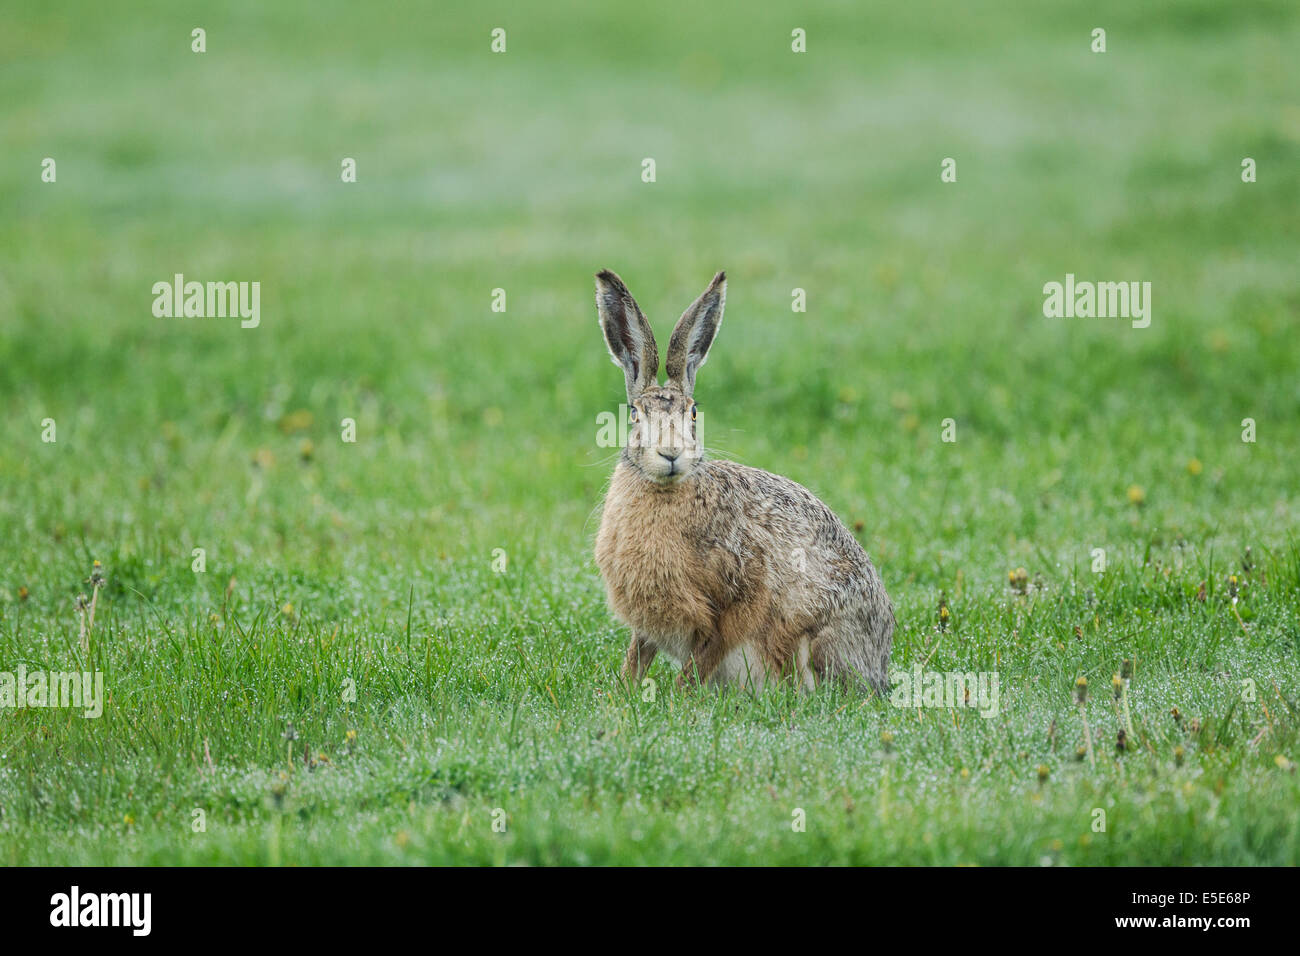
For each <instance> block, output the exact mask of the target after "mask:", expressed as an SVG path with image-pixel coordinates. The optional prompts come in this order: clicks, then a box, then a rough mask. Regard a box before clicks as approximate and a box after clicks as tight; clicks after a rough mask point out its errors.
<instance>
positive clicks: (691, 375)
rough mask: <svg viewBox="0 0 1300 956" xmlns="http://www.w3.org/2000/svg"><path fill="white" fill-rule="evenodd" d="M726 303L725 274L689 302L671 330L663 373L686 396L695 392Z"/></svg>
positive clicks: (717, 277) (714, 279)
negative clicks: (699, 373)
mask: <svg viewBox="0 0 1300 956" xmlns="http://www.w3.org/2000/svg"><path fill="white" fill-rule="evenodd" d="M726 304H727V274H726V273H725V272H719V273H718V274H717V275H715V276H714V277H713V281H712V282H710V283H709V287H708V288H707V289H705V290H704V294H703V295H701V296H700V297H699V298H698V299H696V300H695V301H694V302H692V303H691V306H690V308H688V309H687V310H686V311H685V312H683V313H682V317H681V318H680V319H678V320H677V325H676V326H675V327H674V328H673V337H672V338H671V339H669V340H668V360H667V361H666V362H665V363H664V371H665V372H666V373H667V374H668V381H670V382H676V383H677V384H678V385H680V386H681V389H682V391H684V392H685V393H686V394H687V395H691V394H694V392H695V373H696V372H698V371H699V369H700V366H701V365H703V364H704V360H705V359H707V358H708V357H709V346H710V345H712V344H713V337H714V336H715V335H717V334H718V326H720V325H722V310H723V308H724V307H725V306H726Z"/></svg>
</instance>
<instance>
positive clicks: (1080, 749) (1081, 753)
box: [1074, 744, 1088, 763]
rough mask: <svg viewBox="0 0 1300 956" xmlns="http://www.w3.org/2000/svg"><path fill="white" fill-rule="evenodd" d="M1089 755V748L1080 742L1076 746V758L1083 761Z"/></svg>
mask: <svg viewBox="0 0 1300 956" xmlns="http://www.w3.org/2000/svg"><path fill="white" fill-rule="evenodd" d="M1087 757H1088V748H1087V747H1085V746H1083V744H1080V745H1079V746H1077V747H1075V748H1074V759H1075V760H1077V761H1079V762H1080V763H1083V761H1084V760H1085V759H1087Z"/></svg>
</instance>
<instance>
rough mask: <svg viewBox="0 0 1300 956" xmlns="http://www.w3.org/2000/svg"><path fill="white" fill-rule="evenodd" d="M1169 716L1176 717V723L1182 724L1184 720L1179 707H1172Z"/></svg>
mask: <svg viewBox="0 0 1300 956" xmlns="http://www.w3.org/2000/svg"><path fill="white" fill-rule="evenodd" d="M1169 716H1170V717H1172V718H1173V719H1174V723H1176V724H1181V723H1182V722H1183V715H1182V714H1181V713H1179V711H1178V708H1177V707H1171V708H1170V709H1169Z"/></svg>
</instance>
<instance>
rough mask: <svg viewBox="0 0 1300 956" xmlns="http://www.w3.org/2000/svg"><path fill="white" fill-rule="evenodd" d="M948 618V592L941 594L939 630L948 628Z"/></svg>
mask: <svg viewBox="0 0 1300 956" xmlns="http://www.w3.org/2000/svg"><path fill="white" fill-rule="evenodd" d="M948 618H949V614H948V596H947V595H946V594H940V595H939V630H940V631H946V630H948Z"/></svg>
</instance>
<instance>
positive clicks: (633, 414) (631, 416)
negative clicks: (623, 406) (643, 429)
mask: <svg viewBox="0 0 1300 956" xmlns="http://www.w3.org/2000/svg"><path fill="white" fill-rule="evenodd" d="M627 420H628V421H630V422H632V423H633V424H636V420H637V411H636V406H635V405H633V406H632V407H631V408H630V409H628V412H627Z"/></svg>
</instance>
